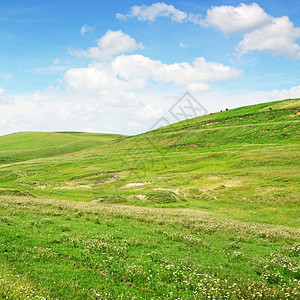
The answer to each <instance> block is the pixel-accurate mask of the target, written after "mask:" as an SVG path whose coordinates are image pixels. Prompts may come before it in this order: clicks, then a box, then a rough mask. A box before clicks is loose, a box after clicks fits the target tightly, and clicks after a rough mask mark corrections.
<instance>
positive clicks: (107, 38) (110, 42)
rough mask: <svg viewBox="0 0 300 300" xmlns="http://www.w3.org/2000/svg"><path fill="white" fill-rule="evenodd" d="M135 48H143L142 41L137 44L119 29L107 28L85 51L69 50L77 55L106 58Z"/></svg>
mask: <svg viewBox="0 0 300 300" xmlns="http://www.w3.org/2000/svg"><path fill="white" fill-rule="evenodd" d="M137 49H143V45H142V43H139V44H138V43H137V42H136V41H135V39H134V38H132V37H130V36H129V35H127V34H125V33H123V32H122V31H121V30H118V31H112V30H108V31H107V32H106V33H105V34H104V36H103V37H101V38H100V39H99V40H98V42H97V46H96V47H91V48H89V49H88V50H87V51H84V50H76V51H71V54H72V55H75V56H78V57H86V58H94V59H108V58H110V57H112V56H114V55H118V54H120V53H124V52H132V51H134V50H137Z"/></svg>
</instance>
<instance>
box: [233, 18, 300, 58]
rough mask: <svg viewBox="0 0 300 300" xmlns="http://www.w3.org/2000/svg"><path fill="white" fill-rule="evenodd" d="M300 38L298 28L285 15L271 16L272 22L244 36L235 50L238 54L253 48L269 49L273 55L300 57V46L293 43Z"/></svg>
mask: <svg viewBox="0 0 300 300" xmlns="http://www.w3.org/2000/svg"><path fill="white" fill-rule="evenodd" d="M297 38H300V28H295V27H294V24H293V23H292V22H291V21H290V20H289V18H288V17H287V16H284V17H281V18H272V22H270V24H267V25H265V26H263V27H262V28H259V29H256V30H254V31H252V32H250V33H247V34H246V35H245V36H244V39H243V40H242V41H241V42H240V43H239V45H238V47H237V51H238V53H239V54H240V55H243V54H246V53H248V52H250V51H253V50H259V51H270V52H271V53H272V54H273V55H286V56H290V57H293V58H298V59H300V47H299V45H297V44H296V43H295V41H296V39H297Z"/></svg>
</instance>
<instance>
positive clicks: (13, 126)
mask: <svg viewBox="0 0 300 300" xmlns="http://www.w3.org/2000/svg"><path fill="white" fill-rule="evenodd" d="M0 22H1V27H0V28H1V29H0V47H1V52H0V134H7V133H11V132H17V131H28V130H30V131H57V130H78V131H91V132H94V131H95V132H115V133H123V134H135V133H139V132H143V131H146V130H148V129H149V128H151V127H152V125H153V124H154V123H155V122H156V121H157V120H158V119H159V118H161V117H165V118H167V119H168V121H169V122H173V121H174V120H173V119H172V117H171V116H170V115H168V109H169V108H170V107H172V105H173V104H174V103H175V102H176V101H177V100H178V99H179V98H180V96H181V95H182V94H183V93H184V92H185V91H187V90H188V91H190V92H191V93H192V94H193V95H194V96H195V97H196V98H197V100H198V101H199V102H200V103H201V104H202V105H203V106H204V107H205V108H206V109H207V110H208V111H209V112H214V111H219V110H221V109H225V108H233V107H238V106H243V105H248V104H254V103H259V102H265V101H272V100H278V99H285V98H293V97H300V83H299V78H300V71H299V70H300V2H299V1H284V2H283V1H256V2H255V3H254V2H252V1H243V2H240V1H194V0H193V1H166V2H163V1H162V2H155V1H116V0H112V1H99V0H85V1H82V0H77V1H69V0H68V1H67V0H60V1H57V0H51V1H40V0H36V1H26V0H22V1H21V0H19V1H15V0H10V1H1V4H0Z"/></svg>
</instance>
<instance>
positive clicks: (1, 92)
mask: <svg viewBox="0 0 300 300" xmlns="http://www.w3.org/2000/svg"><path fill="white" fill-rule="evenodd" d="M4 93H5V89H3V88H2V87H1V86H0V96H1V95H3V94H4Z"/></svg>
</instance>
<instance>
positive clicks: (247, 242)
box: [0, 99, 300, 299]
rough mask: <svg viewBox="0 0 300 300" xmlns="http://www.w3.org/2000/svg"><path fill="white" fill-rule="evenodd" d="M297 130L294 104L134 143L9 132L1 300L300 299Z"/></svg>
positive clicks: (1, 146)
mask: <svg viewBox="0 0 300 300" xmlns="http://www.w3.org/2000/svg"><path fill="white" fill-rule="evenodd" d="M299 121H300V99H289V100H284V101H276V102H270V103H263V104H258V105H252V106H247V107H241V108H237V109H232V110H227V111H223V112H219V113H213V114H210V115H206V116H202V117H198V118H195V119H189V120H185V121H182V122H178V123H175V124H172V125H170V126H166V127H163V128H160V129H157V130H153V131H151V132H146V133H143V134H140V135H135V136H122V135H109V134H88V133H80V132H56V133H41V132H24V133H16V134H10V135H6V136H1V137H0V230H1V231H2V235H1V237H0V245H1V244H2V246H1V247H2V248H1V247H0V262H1V263H2V267H0V298H1V296H3V297H4V296H7V295H8V296H9V297H11V298H13V299H15V298H18V297H17V294H16V293H20V295H21V296H20V299H23V298H22V297H23V296H22V295H24V293H23V291H24V286H28V290H29V291H30V293H33V294H34V293H37V294H38V293H40V294H42V295H46V296H47V297H48V296H49V297H50V296H51V297H53V298H59V299H86V298H92V299H115V298H117V297H116V295H118V296H119V297H120V298H121V297H123V298H126V299H127V298H132V297H136V296H138V297H142V298H145V299H150V298H155V299H158V297H161V298H163V299H176V298H182V299H192V298H197V299H198V298H199V299H207V297H208V295H209V296H211V298H213V297H212V296H214V297H215V299H221V298H222V299H225V298H226V297H227V298H230V299H241V297H244V298H245V299H253V298H258V296H259V293H261V294H262V295H263V296H262V297H264V298H265V299H283V298H284V297H286V295H287V293H289V294H290V295H291V298H294V299H296V298H297V296H299V294H297V293H298V292H297V290H299V289H298V288H299V286H298V282H299V281H298V280H299V278H300V277H299V259H298V255H299V244H297V243H299V230H298V228H299V222H300V218H299V198H300V197H299V196H300V179H299V174H300V159H299V158H300V155H299V154H300V143H299V141H300V139H299V128H300V123H299ZM151 270H152V271H151ZM28 272H29V273H28ZM151 272H152V273H151ZM1 274H3V276H2V275H1ZM152 274H153V278H152ZM150 275H151V276H150ZM1 276H2V277H3V278H5V280H6V281H5V280H4V281H1V278H2V277H1ZM16 276H17V277H16ZM16 278H19V279H18V280H17V281H16ZM151 278H152V279H151ZM54 281H55V282H57V284H58V285H56V286H55V285H53V282H54ZM3 282H4V283H3ZM5 282H6V283H5ZM11 282H16V283H15V288H9V286H11ZM249 287H250V288H249ZM15 291H17V292H15ZM1 293H2V294H1ZM5 293H6V294H5ZM256 293H258V294H256ZM33 294H32V295H33ZM97 295H98V296H97ZM47 299H48V298H47ZM49 299H50V298H49Z"/></svg>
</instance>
